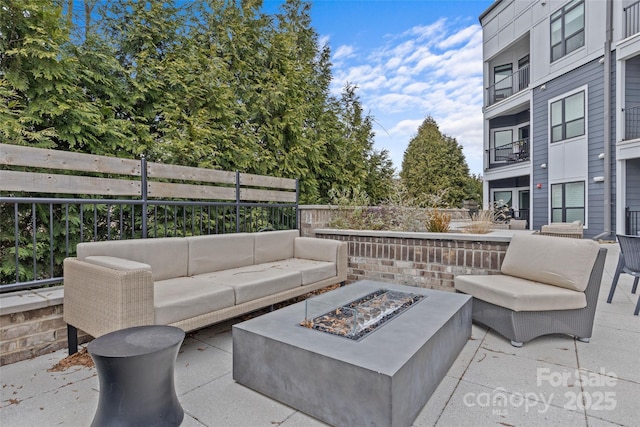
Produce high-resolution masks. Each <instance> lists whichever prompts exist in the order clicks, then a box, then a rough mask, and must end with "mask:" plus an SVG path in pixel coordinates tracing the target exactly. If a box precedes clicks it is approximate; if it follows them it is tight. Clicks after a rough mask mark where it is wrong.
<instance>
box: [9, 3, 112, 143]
mask: <svg viewBox="0 0 640 427" xmlns="http://www.w3.org/2000/svg"><path fill="white" fill-rule="evenodd" d="M0 10H1V11H2V13H0V33H1V34H2V36H1V37H0V95H1V96H2V101H1V102H0V142H4V143H13V144H22V145H25V144H30V145H36V146H39V147H45V148H59V149H72V148H74V147H75V146H77V145H82V144H84V143H86V142H87V141H91V140H94V139H96V138H98V137H99V136H100V135H101V134H102V133H103V132H104V131H105V128H104V127H103V126H102V125H103V124H102V123H101V122H100V120H96V117H99V116H100V111H99V107H98V106H97V105H95V104H93V103H91V102H90V100H88V99H87V98H86V97H85V94H84V92H83V90H82V87H81V84H80V82H81V80H82V71H81V70H80V68H79V67H78V62H77V59H76V58H75V57H73V56H70V55H69V54H68V53H67V52H66V51H65V49H64V47H65V43H66V42H67V41H68V28H67V27H66V25H64V21H63V20H62V19H61V13H62V8H61V6H60V5H58V4H57V3H56V2H51V1H50V0H19V1H16V0H1V1H0Z"/></svg>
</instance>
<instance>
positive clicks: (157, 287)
mask: <svg viewBox="0 0 640 427" xmlns="http://www.w3.org/2000/svg"><path fill="white" fill-rule="evenodd" d="M153 303H154V307H155V323H156V324H157V325H167V324H169V323H174V322H179V321H180V320H184V319H189V318H191V317H195V316H199V315H201V314H206V313H211V312H212V311H216V310H220V309H223V308H226V307H232V306H233V305H234V303H235V293H234V291H233V289H232V288H230V287H228V286H223V285H220V284H217V283H213V282H211V281H210V280H203V279H202V278H197V277H180V278H176V279H168V280H161V281H159V282H155V284H154V296H153Z"/></svg>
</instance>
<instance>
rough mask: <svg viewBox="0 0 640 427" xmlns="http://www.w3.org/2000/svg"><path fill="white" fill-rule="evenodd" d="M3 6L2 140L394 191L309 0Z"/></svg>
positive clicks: (307, 189) (1, 1)
mask: <svg viewBox="0 0 640 427" xmlns="http://www.w3.org/2000/svg"><path fill="white" fill-rule="evenodd" d="M78 5H83V6H84V15H83V14H82V13H77V14H76V15H74V10H75V11H76V12H77V11H78V10H79V9H78V7H77V6H78ZM0 7H1V10H2V13H0V97H1V100H0V101H1V102H0V142H3V143H13V144H31V145H37V146H41V147H49V148H58V149H65V150H73V151H80V152H86V153H93V154H102V155H116V156H123V157H138V156H139V155H140V154H146V156H147V158H148V159H150V160H152V161H159V162H164V163H172V164H181V165H189V166H200V167H210V168H217V169H223V170H239V171H241V172H249V173H257V174H266V175H273V176H281V177H288V178H300V188H301V198H300V200H301V201H302V202H303V203H325V202H327V201H328V198H329V191H330V190H331V189H337V190H345V189H354V188H359V189H360V190H361V191H366V192H367V193H368V194H369V197H370V199H371V200H373V201H379V200H382V199H385V198H386V197H387V196H388V192H389V191H390V182H391V176H392V175H393V169H392V167H391V162H390V160H389V158H388V153H387V152H386V151H385V150H382V151H376V150H374V148H373V136H374V133H373V131H372V121H373V118H372V116H370V115H367V114H364V112H363V108H362V105H361V103H360V101H359V99H358V96H357V94H356V87H355V86H352V85H347V86H346V87H345V89H344V91H343V93H342V94H341V96H340V97H335V96H332V95H331V94H330V92H329V87H330V83H331V79H332V75H331V63H330V59H329V58H330V53H331V52H330V50H329V47H328V46H326V45H325V46H319V44H318V35H317V33H316V32H315V30H314V29H313V27H312V26H311V17H310V8H311V3H310V2H308V1H305V0H287V1H286V2H285V3H284V4H283V5H282V6H281V10H280V12H279V13H276V14H272V15H268V14H265V13H263V12H262V11H261V8H262V1H261V0H246V1H242V2H236V1H233V2H230V1H227V0H194V1H191V2H181V1H179V0H167V1H164V0H146V1H141V0H113V1H109V2H96V0H76V2H75V6H74V1H73V0H54V1H51V0H0ZM81 9H82V7H80V10H81ZM65 13H66V15H65ZM92 18H93V20H92ZM72 27H73V28H72ZM70 34H74V36H73V37H70Z"/></svg>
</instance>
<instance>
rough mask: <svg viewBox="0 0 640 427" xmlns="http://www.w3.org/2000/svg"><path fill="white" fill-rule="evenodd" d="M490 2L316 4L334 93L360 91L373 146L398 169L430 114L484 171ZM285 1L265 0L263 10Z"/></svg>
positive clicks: (474, 167) (315, 21) (343, 0)
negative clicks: (483, 21) (370, 119)
mask: <svg viewBox="0 0 640 427" xmlns="http://www.w3.org/2000/svg"><path fill="white" fill-rule="evenodd" d="M492 2H493V1H492V0H449V1H444V0H406V1H392V0H365V1H353V0H315V1H313V2H312V4H313V6H312V10H311V17H312V26H313V27H314V28H315V30H316V31H317V32H318V34H319V35H320V37H321V41H323V42H324V41H327V42H328V43H329V46H330V47H331V52H332V62H333V64H334V65H333V76H334V81H333V91H334V92H335V93H339V92H340V89H341V88H342V87H343V86H344V84H345V83H347V82H350V83H353V84H356V85H357V86H358V88H359V89H358V91H357V93H358V95H359V96H360V99H361V101H362V103H363V106H364V108H365V111H366V112H369V113H370V114H371V115H373V116H374V118H375V120H376V125H375V127H374V131H375V132H376V137H375V146H376V148H378V149H383V148H384V149H386V150H388V151H389V155H390V157H391V159H392V160H393V163H394V166H395V168H396V171H397V172H399V171H400V168H401V165H402V157H403V154H404V151H405V149H406V148H407V145H408V143H409V140H410V139H411V138H412V137H413V136H414V135H415V134H416V132H417V129H418V126H419V125H420V124H421V123H422V121H423V120H424V119H425V118H426V117H427V116H429V115H430V116H432V117H433V118H434V119H435V120H436V122H437V123H438V125H439V126H440V131H441V132H443V133H445V134H447V135H449V136H452V137H454V138H456V140H457V141H458V143H459V144H461V145H462V146H463V151H464V154H465V157H466V159H467V163H468V164H469V168H470V170H471V172H472V173H476V174H481V173H482V150H483V149H482V29H481V27H480V24H479V21H478V17H479V16H480V14H481V13H482V12H484V11H485V10H486V9H487V8H488V7H489V6H491V3H492ZM281 3H282V2H281V1H276V0H271V1H270V0H266V1H265V3H264V6H265V10H269V11H270V10H275V9H277V6H278V5H279V4H281Z"/></svg>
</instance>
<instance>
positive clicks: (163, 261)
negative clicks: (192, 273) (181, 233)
mask: <svg viewBox="0 0 640 427" xmlns="http://www.w3.org/2000/svg"><path fill="white" fill-rule="evenodd" d="M76 253H77V255H78V258H79V259H82V260H84V259H85V258H86V257H90V256H91V257H92V256H110V257H116V258H123V259H128V260H131V261H137V262H141V263H143V264H148V265H150V266H151V274H152V275H153V280H154V281H158V280H165V279H172V278H174V277H182V276H186V275H187V256H188V247H187V241H186V240H185V239H184V238H181V237H161V238H155V239H154V238H150V239H131V240H111V241H108V242H86V243H79V244H78V247H77V248H76Z"/></svg>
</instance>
